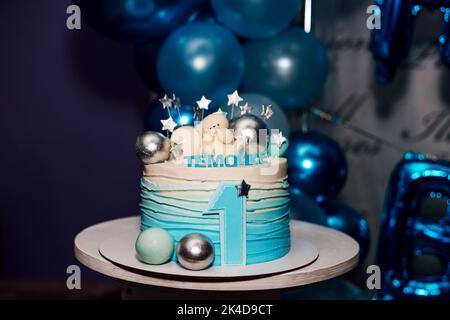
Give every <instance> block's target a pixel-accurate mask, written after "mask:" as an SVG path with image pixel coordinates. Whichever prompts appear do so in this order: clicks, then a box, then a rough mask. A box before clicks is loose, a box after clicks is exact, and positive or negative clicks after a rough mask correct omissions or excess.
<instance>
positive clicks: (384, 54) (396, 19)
mask: <svg viewBox="0 0 450 320" xmlns="http://www.w3.org/2000/svg"><path fill="white" fill-rule="evenodd" d="M375 3H376V4H377V5H378V6H379V8H380V10H379V12H378V14H380V15H381V28H380V29H373V30H372V40H371V44H370V50H371V51H372V54H373V56H374V58H375V60H376V62H377V64H376V77H377V81H378V82H380V83H388V82H390V81H391V80H392V79H393V78H394V75H395V71H396V69H397V67H398V65H399V64H400V63H401V62H402V61H403V59H405V57H406V56H407V54H408V52H409V50H410V48H411V42H412V37H413V27H414V15H415V14H414V11H413V8H414V4H413V1H411V0H375ZM418 7H420V6H418Z"/></svg>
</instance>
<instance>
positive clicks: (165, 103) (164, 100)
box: [159, 94, 173, 109]
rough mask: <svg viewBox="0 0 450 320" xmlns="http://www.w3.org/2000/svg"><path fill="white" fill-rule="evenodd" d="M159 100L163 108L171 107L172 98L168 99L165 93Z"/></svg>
mask: <svg viewBox="0 0 450 320" xmlns="http://www.w3.org/2000/svg"><path fill="white" fill-rule="evenodd" d="M159 102H161V104H162V106H163V109H170V108H172V102H173V100H172V99H170V98H169V97H168V96H167V94H165V95H164V97H163V98H161V99H159Z"/></svg>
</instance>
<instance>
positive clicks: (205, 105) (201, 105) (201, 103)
mask: <svg viewBox="0 0 450 320" xmlns="http://www.w3.org/2000/svg"><path fill="white" fill-rule="evenodd" d="M210 103H211V100H208V99H206V98H205V96H202V98H201V99H200V100H198V101H197V105H198V107H199V108H200V109H204V110H208V105H209V104H210Z"/></svg>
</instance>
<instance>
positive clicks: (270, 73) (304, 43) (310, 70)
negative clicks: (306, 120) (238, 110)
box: [242, 27, 328, 109]
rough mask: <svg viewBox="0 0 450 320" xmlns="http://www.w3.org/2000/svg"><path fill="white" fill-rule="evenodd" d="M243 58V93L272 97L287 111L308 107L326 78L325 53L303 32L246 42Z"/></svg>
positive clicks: (296, 29) (301, 30)
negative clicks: (244, 91) (244, 64)
mask: <svg viewBox="0 0 450 320" xmlns="http://www.w3.org/2000/svg"><path fill="white" fill-rule="evenodd" d="M244 54H245V62H246V69H245V74H244V78H243V81H242V87H243V89H244V90H246V91H249V92H254V93H259V94H262V95H266V96H268V97H271V98H272V99H274V100H275V101H277V102H278V103H279V104H280V105H281V106H282V107H283V108H287V109H289V108H290V109H292V108H302V107H308V106H309V105H310V104H311V103H312V102H313V101H315V100H316V99H317V98H319V96H320V95H321V93H322V91H323V88H324V86H325V82H326V80H327V76H328V57H327V53H326V50H325V48H324V46H323V45H322V44H321V42H320V41H319V40H318V39H317V38H316V37H314V36H313V35H312V34H309V33H305V32H304V31H303V29H300V28H296V27H295V28H290V29H288V30H286V31H283V32H282V33H280V34H278V35H276V36H274V37H273V38H269V39H264V40H258V41H249V42H248V43H246V44H245V45H244Z"/></svg>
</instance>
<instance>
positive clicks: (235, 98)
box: [227, 90, 244, 107]
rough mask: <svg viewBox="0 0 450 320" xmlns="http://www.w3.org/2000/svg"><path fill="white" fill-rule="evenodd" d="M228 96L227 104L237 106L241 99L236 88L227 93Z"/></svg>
mask: <svg viewBox="0 0 450 320" xmlns="http://www.w3.org/2000/svg"><path fill="white" fill-rule="evenodd" d="M227 97H228V104H227V106H236V107H237V106H238V104H239V102H241V101H243V100H244V99H242V98H241V97H239V94H238V92H237V90H234V92H233V93H232V94H227Z"/></svg>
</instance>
